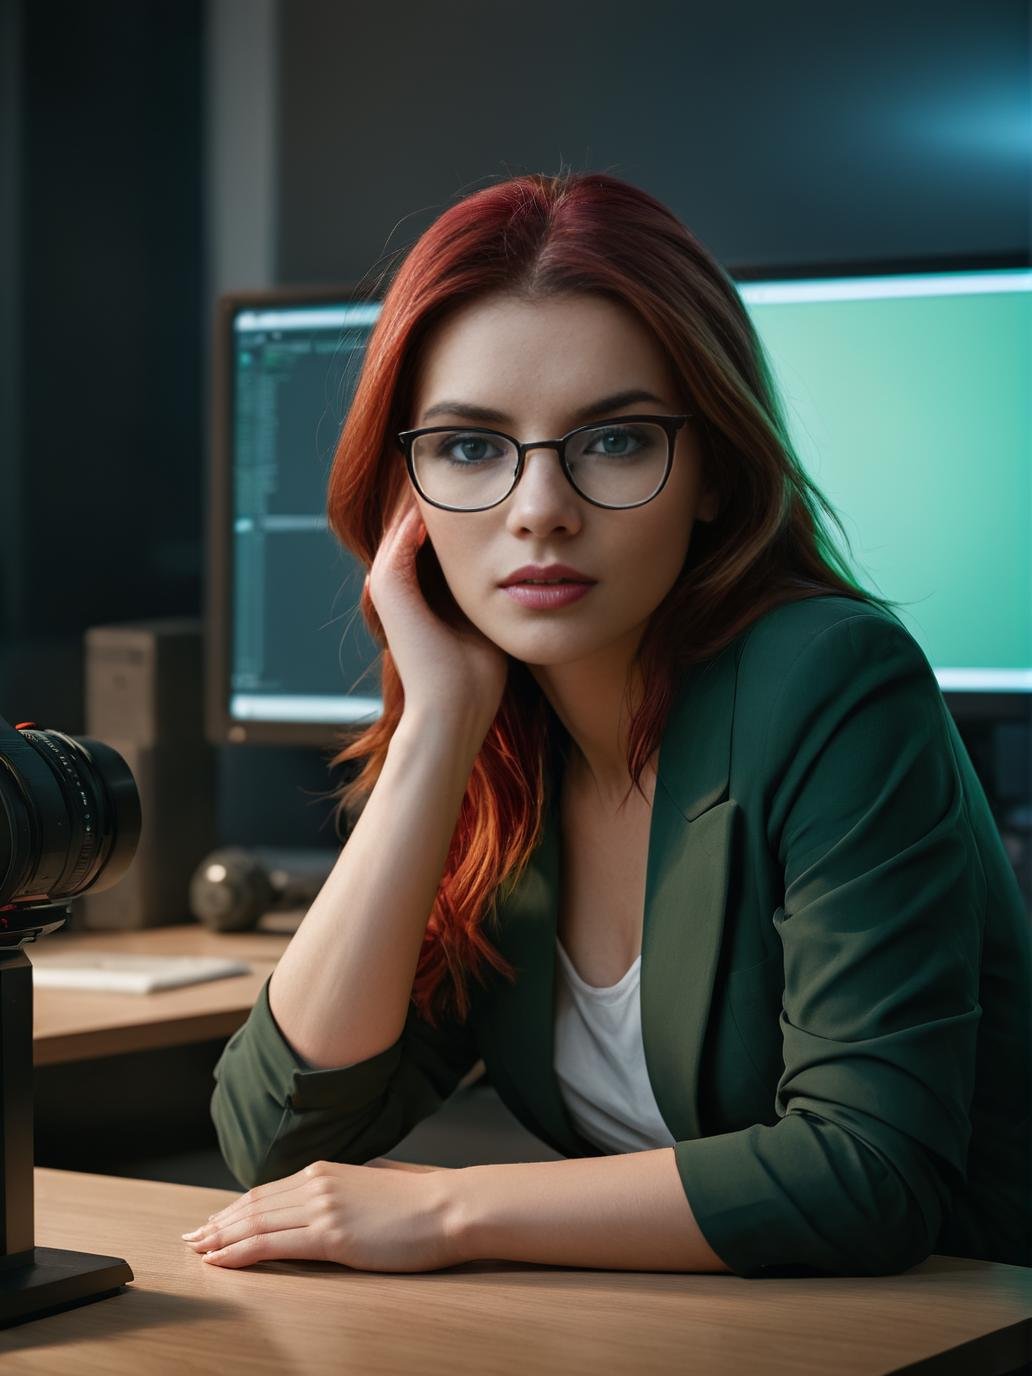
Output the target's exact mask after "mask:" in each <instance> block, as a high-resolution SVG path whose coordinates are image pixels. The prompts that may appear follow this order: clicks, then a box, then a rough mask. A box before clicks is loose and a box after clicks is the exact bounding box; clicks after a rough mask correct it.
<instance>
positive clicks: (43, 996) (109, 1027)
mask: <svg viewBox="0 0 1032 1376" xmlns="http://www.w3.org/2000/svg"><path fill="white" fill-rule="evenodd" d="M289 941H290V936H289V934H284V933H282V932H271V931H250V932H213V931H210V930H209V929H208V928H207V927H204V926H202V925H201V924H200V923H198V922H195V923H184V924H182V925H181V926H175V927H154V928H151V929H150V930H148V931H140V932H60V931H58V932H54V933H53V934H52V935H51V936H49V937H45V938H44V939H43V940H42V941H41V942H40V943H39V951H40V952H41V953H43V952H50V951H53V952H57V951H60V952H61V953H62V954H64V953H65V952H73V951H78V950H83V951H118V952H124V953H126V954H131V955H176V956H178V955H200V956H208V955H217V956H229V957H231V958H232V959H234V960H243V961H246V962H247V963H248V964H249V965H251V966H252V973H251V974H249V975H231V976H229V977H227V978H226V979H215V980H206V981H205V982H204V983H203V984H191V985H189V986H187V987H186V988H184V989H162V990H160V991H159V992H158V993H155V994H112V993H100V992H98V991H94V990H80V989H34V990H33V997H32V1005H33V1020H32V1021H33V1027H32V1045H33V1063H34V1064H35V1065H37V1066H45V1065H58V1064H64V1063H65V1062H67V1061H85V1060H92V1059H94V1058H95V1057H98V1056H115V1055H121V1054H122V1053H124V1052H128V1051H152V1050H155V1049H157V1048H159V1047H169V1046H183V1045H187V1044H189V1043H193V1042H203V1041H208V1040H210V1039H212V1038H215V1037H231V1036H232V1035H233V1033H234V1032H235V1031H236V1030H237V1028H238V1027H239V1026H240V1024H241V1023H242V1022H243V1021H244V1019H245V1018H246V1017H247V1015H248V1013H249V1012H250V1011H251V1009H252V1008H253V1007H254V1002H255V999H256V998H257V997H258V994H259V992H260V990H261V987H262V985H263V984H264V983H265V981H266V980H267V979H268V977H269V975H270V974H271V973H272V971H273V970H274V969H275V966H276V962H277V960H278V959H279V958H280V956H281V955H282V953H283V952H284V951H285V950H286V948H287V944H288V942H289ZM25 951H26V954H27V955H28V957H29V960H30V961H31V960H32V959H33V957H34V954H35V952H34V948H33V946H32V945H29V946H27V947H26V948H25Z"/></svg>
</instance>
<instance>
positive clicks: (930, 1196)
mask: <svg viewBox="0 0 1032 1376" xmlns="http://www.w3.org/2000/svg"><path fill="white" fill-rule="evenodd" d="M878 1202H879V1208H878V1211H877V1212H878V1216H877V1217H876V1218H875V1219H873V1220H872V1226H871V1228H870V1229H869V1232H868V1245H867V1247H866V1249H865V1257H864V1261H865V1265H864V1268H863V1270H862V1272H861V1271H859V1270H858V1271H857V1272H856V1273H857V1274H864V1275H870V1276H892V1275H899V1274H901V1273H902V1272H904V1271H909V1270H910V1269H911V1267H914V1266H920V1264H921V1263H922V1262H923V1261H927V1260H928V1258H929V1257H930V1256H931V1255H932V1253H933V1252H934V1251H935V1246H936V1243H937V1241H938V1238H939V1234H940V1233H941V1231H942V1224H943V1219H944V1217H945V1214H946V1211H947V1209H948V1207H949V1192H948V1190H947V1189H946V1187H945V1185H944V1183H943V1181H942V1178H941V1176H940V1175H939V1173H938V1171H937V1170H936V1169H935V1168H934V1167H932V1166H929V1167H928V1169H927V1170H921V1171H920V1172H915V1171H913V1170H911V1171H910V1172H909V1173H908V1175H907V1176H906V1177H904V1176H903V1175H902V1174H901V1173H900V1171H899V1170H898V1169H896V1168H895V1167H893V1168H892V1169H891V1170H889V1171H887V1173H886V1175H885V1176H884V1178H883V1182H882V1189H881V1190H880V1191H879V1194H878Z"/></svg>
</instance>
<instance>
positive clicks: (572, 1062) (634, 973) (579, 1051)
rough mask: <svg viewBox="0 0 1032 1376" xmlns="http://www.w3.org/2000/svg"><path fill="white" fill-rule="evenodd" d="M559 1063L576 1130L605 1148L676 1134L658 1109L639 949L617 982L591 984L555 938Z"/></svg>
mask: <svg viewBox="0 0 1032 1376" xmlns="http://www.w3.org/2000/svg"><path fill="white" fill-rule="evenodd" d="M555 944H556V949H557V953H558V963H557V965H556V976H557V979H556V1015H555V1058H554V1068H555V1073H556V1076H557V1077H558V1080H559V1092H560V1094H561V1096H562V1099H563V1102H564V1103H565V1105H566V1108H567V1111H568V1112H569V1115H570V1117H571V1119H572V1120H573V1123H574V1125H575V1126H576V1128H577V1130H578V1131H579V1132H580V1133H581V1135H582V1136H584V1137H586V1138H587V1139H588V1141H589V1142H594V1143H595V1144H596V1145H597V1146H598V1147H599V1148H601V1149H602V1150H603V1151H606V1152H627V1151H651V1150H653V1149H654V1148H656V1147H670V1146H673V1144H674V1141H675V1138H674V1137H672V1136H671V1134H670V1130H669V1129H668V1127H667V1125H666V1123H664V1122H663V1118H662V1116H661V1114H660V1112H659V1107H658V1105H657V1104H656V1098H655V1095H654V1094H653V1092H652V1085H651V1083H650V1081H649V1076H648V1071H647V1069H646V1066H645V1046H644V1043H643V1041H642V1035H641V996H640V989H639V986H640V979H641V955H640V954H639V955H638V956H637V957H636V958H635V960H634V962H633V964H632V965H631V967H630V969H629V970H627V971H626V972H625V973H624V975H623V977H622V978H621V979H619V980H617V982H616V984H610V985H608V986H607V987H606V988H598V987H596V986H595V985H593V984H585V982H584V980H582V979H581V977H580V975H579V974H578V973H577V971H576V970H575V969H574V965H573V961H572V960H571V959H570V957H569V956H568V955H567V954H566V951H565V949H564V947H563V944H562V942H561V941H560V940H559V938H558V937H556V943H555Z"/></svg>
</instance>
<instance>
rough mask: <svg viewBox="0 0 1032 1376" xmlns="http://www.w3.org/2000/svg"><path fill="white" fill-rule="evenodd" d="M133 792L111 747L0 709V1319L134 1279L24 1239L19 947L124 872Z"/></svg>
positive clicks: (119, 1263)
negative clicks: (10, 717)
mask: <svg viewBox="0 0 1032 1376" xmlns="http://www.w3.org/2000/svg"><path fill="white" fill-rule="evenodd" d="M139 837H140V796H139V792H138V790H137V787H136V782H135V780H134V779H133V776H132V772H131V771H130V770H129V768H128V767H127V765H126V763H125V761H124V760H123V759H122V757H121V755H119V754H118V752H117V751H115V750H112V749H111V747H110V746H107V745H104V744H103V743H102V742H101V741H95V740H91V739H90V738H89V737H88V736H66V735H65V734H64V733H63V732H61V731H53V730H48V729H46V728H43V727H40V726H38V725H37V724H36V722H32V721H24V722H19V723H18V724H17V725H16V726H12V725H11V724H10V722H8V721H6V720H5V719H4V718H3V717H0V1328H6V1327H9V1326H10V1325H12V1324H16V1323H25V1322H26V1321H27V1320H30V1319H34V1318H40V1317H42V1316H43V1315H44V1314H52V1313H55V1312H56V1311H57V1310H59V1309H68V1308H72V1307H74V1306H76V1305H80V1304H86V1303H89V1302H90V1301H92V1300H99V1299H106V1298H107V1297H108V1296H110V1295H116V1294H119V1293H120V1292H121V1290H122V1289H123V1288H124V1286H125V1285H126V1283H127V1282H129V1281H131V1280H133V1279H134V1277H133V1272H132V1269H131V1268H130V1266H129V1265H128V1263H127V1262H126V1261H125V1259H124V1258H122V1257H112V1256H107V1255H102V1254H100V1253H93V1252H73V1251H69V1250H67V1249H65V1248H58V1247H37V1246H36V1245H35V1240H34V1238H35V1222H34V1211H35V1210H34V1205H35V1201H34V1179H33V1146H32V1133H33V1093H32V1073H33V1056H32V965H31V963H30V962H29V958H28V956H27V955H26V953H25V951H24V950H23V949H21V948H22V947H23V945H24V944H25V943H27V942H30V941H38V940H39V938H40V937H41V936H45V935H46V934H47V933H48V932H52V931H55V930H56V929H57V928H58V927H60V926H61V925H62V923H63V922H65V920H66V919H67V917H68V914H69V911H70V909H69V903H70V902H71V900H72V899H73V898H76V897H78V895H79V894H82V893H85V892H86V890H87V889H95V890H96V889H106V888H110V887H111V885H112V884H116V883H117V882H118V881H119V879H121V878H122V876H123V875H124V874H125V872H126V870H127V869H128V868H129V865H130V863H131V861H132V858H133V855H134V853H135V851H136V846H137V842H138V841H139Z"/></svg>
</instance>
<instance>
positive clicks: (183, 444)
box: [0, 0, 204, 730]
mask: <svg viewBox="0 0 1032 1376" xmlns="http://www.w3.org/2000/svg"><path fill="white" fill-rule="evenodd" d="M203 13H204V11H203V5H202V3H201V0H177V2H176V4H174V5H160V4H139V3H132V0H121V3H115V2H113V0H99V2H98V0H94V2H93V3H90V4H86V5H83V4H72V3H57V4H47V5H38V4H37V5H34V4H30V3H23V4H14V3H10V0H7V3H5V4H4V21H3V22H4V33H5V35H6V37H7V39H8V42H7V44H6V45H5V49H6V50H5V56H4V59H3V60H4V62H5V64H6V65H7V68H8V70H9V71H10V72H11V73H12V74H13V75H14V76H15V78H16V85H15V90H16V92H17V94H16V97H14V98H12V97H10V96H8V97H7V99H9V100H10V103H11V106H12V107H13V108H12V109H11V110H10V115H11V123H10V125H9V126H8V130H9V138H8V139H6V140H5V143H4V148H5V165H4V168H3V171H4V173H5V175H4V177H3V185H4V193H5V196H6V195H7V194H8V193H9V192H10V193H13V194H11V196H10V201H9V209H8V212H7V214H8V216H9V224H10V238H11V241H12V242H11V243H10V244H9V245H8V246H7V251H6V252H5V256H4V263H3V268H2V272H3V279H2V280H3V282H4V283H5V284H7V285H8V286H10V287H11V289H12V294H11V298H10V299H11V300H13V302H14V304H13V305H12V306H10V307H9V308H8V310H9V315H8V317H7V320H8V329H7V331H6V335H5V343H6V346H7V349H8V350H10V351H11V352H12V353H13V355H14V362H15V365H16V368H17V377H18V385H17V388H16V392H15V395H14V396H13V397H12V399H11V404H12V408H13V409H12V413H11V414H10V415H9V416H8V417H7V419H6V420H5V422H4V431H5V433H4V439H5V440H8V439H10V443H9V444H6V443H5V446H4V454H3V460H2V462H3V483H4V490H5V491H8V492H11V493H13V494H14V498H13V501H12V502H11V503H9V504H8V509H7V512H6V514H5V516H4V518H3V530H4V536H5V538H4V541H3V547H2V548H0V575H2V580H0V581H2V586H3V599H2V601H0V616H2V618H3V619H2V622H0V711H2V712H3V713H4V714H5V715H13V716H15V717H16V719H17V714H19V713H20V714H21V715H22V716H26V717H28V716H31V717H33V718H34V719H39V720H42V721H46V722H48V723H49V724H51V725H54V726H61V727H62V728H63V729H66V730H69V729H70V730H80V729H82V725H83V720H82V716H83V714H82V675H81V664H82V649H81V636H82V632H83V631H84V630H85V628H86V627H87V626H88V625H90V624H93V623H95V622H97V621H107V620H111V621H119V620H127V619H131V618H134V617H149V616H164V615H176V614H196V613H198V612H199V610H200V605H201V577H202V569H201V553H202V552H201V529H200V527H201V459H202V447H201V437H202V428H201V387H200V384H201V371H200V364H199V350H198V345H199V340H200V336H201V328H202V305H203V302H202V276H201V271H202V265H203V253H204V245H203V242H202V175H201V173H202V151H203V149H202V132H203V123H202V118H203V111H202V102H201V81H200V76H201V58H202V52H203V48H202V41H203V24H202V21H203ZM8 174H9V175H8ZM8 356H9V355H8Z"/></svg>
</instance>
